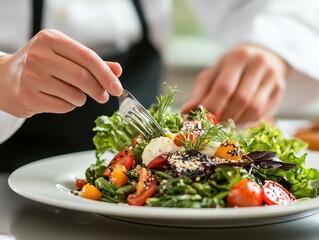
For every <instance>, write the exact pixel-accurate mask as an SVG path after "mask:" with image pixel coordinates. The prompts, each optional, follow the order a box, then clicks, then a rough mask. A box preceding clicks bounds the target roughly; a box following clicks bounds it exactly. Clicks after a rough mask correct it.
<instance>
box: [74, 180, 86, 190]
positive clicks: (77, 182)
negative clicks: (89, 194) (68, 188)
mask: <svg viewBox="0 0 319 240" xmlns="http://www.w3.org/2000/svg"><path fill="white" fill-rule="evenodd" d="M87 183H88V181H87V180H86V179H81V178H76V179H75V186H76V187H77V189H78V190H82V188H83V187H84V186H85V184H87Z"/></svg>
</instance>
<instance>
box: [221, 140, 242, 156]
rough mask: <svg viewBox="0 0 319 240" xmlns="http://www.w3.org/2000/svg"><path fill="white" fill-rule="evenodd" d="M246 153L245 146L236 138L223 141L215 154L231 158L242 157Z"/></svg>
mask: <svg viewBox="0 0 319 240" xmlns="http://www.w3.org/2000/svg"><path fill="white" fill-rule="evenodd" d="M244 153H245V151H244V149H243V147H242V146H241V145H240V144H239V143H238V142H237V141H236V140H226V141H223V142H222V143H221V144H220V146H219V147H218V148H217V150H216V153H215V156H216V157H219V158H224V159H230V160H239V159H242V155H243V154H244Z"/></svg>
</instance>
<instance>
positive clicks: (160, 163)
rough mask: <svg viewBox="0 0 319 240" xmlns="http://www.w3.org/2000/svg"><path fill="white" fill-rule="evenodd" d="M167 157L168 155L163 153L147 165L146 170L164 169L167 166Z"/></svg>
mask: <svg viewBox="0 0 319 240" xmlns="http://www.w3.org/2000/svg"><path fill="white" fill-rule="evenodd" d="M168 155H169V153H163V154H161V155H159V156H158V157H156V158H154V160H153V161H151V162H150V163H149V164H148V165H147V168H156V169H163V168H165V167H166V166H167V159H168Z"/></svg>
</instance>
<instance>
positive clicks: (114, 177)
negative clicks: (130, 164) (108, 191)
mask: <svg viewBox="0 0 319 240" xmlns="http://www.w3.org/2000/svg"><path fill="white" fill-rule="evenodd" d="M126 174H127V168H126V167H125V166H124V165H121V164H119V165H117V166H116V167H115V168H114V169H113V172H112V173H111V176H110V181H111V183H112V184H113V185H115V186H117V187H122V186H124V185H125V184H126V183H127V182H128V180H129V179H128V176H127V175H126Z"/></svg>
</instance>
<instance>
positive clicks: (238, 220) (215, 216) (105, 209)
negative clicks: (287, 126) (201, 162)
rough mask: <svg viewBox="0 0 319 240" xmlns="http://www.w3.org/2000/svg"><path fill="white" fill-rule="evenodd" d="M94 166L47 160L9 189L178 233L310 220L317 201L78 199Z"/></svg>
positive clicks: (313, 156) (65, 158)
mask: <svg viewBox="0 0 319 240" xmlns="http://www.w3.org/2000/svg"><path fill="white" fill-rule="evenodd" d="M91 163H95V155H94V152H93V151H88V152H79V153H73V154H67V155H61V156H56V157H51V158H47V159H44V160H41V161H37V162H33V163H30V164H27V165H25V166H23V167H21V168H19V169H17V170H16V171H14V172H13V173H12V174H11V175H10V177H9V179H8V182H9V186H10V187H11V189H12V190H14V191H15V192H16V193H18V194H20V195H22V196H24V197H26V198H29V199H32V200H35V201H38V202H41V203H45V204H49V205H54V206H58V207H62V208H67V209H73V210H78V211H85V212H92V213H98V214H102V215H106V216H108V217H111V218H116V219H120V220H124V221H129V222H136V223H144V224H153V225H162V226H175V227H176V226H178V227H202V228H213V227H234V226H236V227H237V226H252V225H261V224H269V223H276V222H282V221H288V220H292V219H297V218H301V217H305V216H308V215H310V214H313V213H315V212H316V211H317V209H318V208H319V199H318V198H317V199H311V200H307V201H304V202H300V203H296V204H294V205H291V206H265V207H249V208H228V209H226V208H225V209H178V208H151V207H136V206H127V205H119V204H111V203H105V202H98V201H93V200H88V199H84V198H80V197H77V196H75V195H73V194H71V193H70V191H71V190H74V188H75V186H74V179H75V178H76V177H84V173H85V170H86V168H87V167H88V166H89V165H90V164H91ZM307 166H308V167H310V166H311V167H315V168H319V154H318V153H316V152H309V155H308V165H307Z"/></svg>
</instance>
